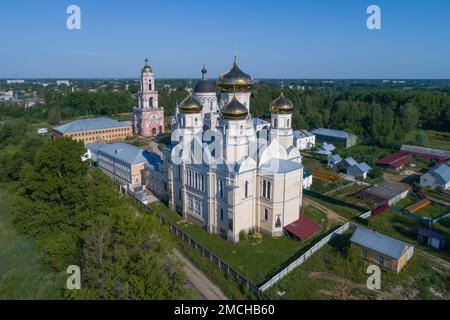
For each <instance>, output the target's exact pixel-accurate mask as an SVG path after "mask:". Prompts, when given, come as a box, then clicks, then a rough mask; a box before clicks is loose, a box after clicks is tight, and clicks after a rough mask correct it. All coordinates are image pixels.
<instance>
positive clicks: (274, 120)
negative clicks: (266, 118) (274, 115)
mask: <svg viewBox="0 0 450 320" xmlns="http://www.w3.org/2000/svg"><path fill="white" fill-rule="evenodd" d="M273 126H274V127H277V119H273Z"/></svg>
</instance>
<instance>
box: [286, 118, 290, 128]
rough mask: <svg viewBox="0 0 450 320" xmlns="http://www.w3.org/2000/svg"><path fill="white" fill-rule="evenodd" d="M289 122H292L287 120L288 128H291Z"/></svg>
mask: <svg viewBox="0 0 450 320" xmlns="http://www.w3.org/2000/svg"><path fill="white" fill-rule="evenodd" d="M289 122H290V120H289V119H287V126H288V127H289V126H290V124H289Z"/></svg>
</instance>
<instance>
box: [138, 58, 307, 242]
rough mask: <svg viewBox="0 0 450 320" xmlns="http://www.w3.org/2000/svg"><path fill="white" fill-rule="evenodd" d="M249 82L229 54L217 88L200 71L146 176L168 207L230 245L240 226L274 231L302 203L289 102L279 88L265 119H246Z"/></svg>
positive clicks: (293, 218)
mask: <svg viewBox="0 0 450 320" xmlns="http://www.w3.org/2000/svg"><path fill="white" fill-rule="evenodd" d="M254 85H255V82H254V80H253V79H252V77H251V76H249V75H248V74H246V73H244V72H243V71H242V70H241V69H240V68H239V67H238V64H237V62H236V58H235V61H234V63H233V66H232V68H231V70H230V71H228V72H226V73H224V74H223V75H221V76H220V77H219V79H218V81H217V86H216V84H215V83H214V82H213V81H211V80H208V79H207V70H206V69H205V68H203V70H202V79H201V80H200V81H199V82H198V83H197V84H196V85H195V88H194V90H193V93H189V95H188V97H187V98H186V99H184V100H183V101H182V102H181V103H180V104H179V105H178V106H177V110H176V115H175V116H174V117H173V118H172V136H171V140H172V143H171V145H170V146H168V147H166V148H164V149H163V153H164V157H163V159H162V161H161V162H160V163H159V164H156V165H152V166H150V170H148V177H147V179H146V180H147V187H148V189H150V191H152V192H153V193H154V194H155V195H157V196H160V197H162V198H164V200H166V201H167V202H168V204H169V207H170V208H172V209H173V210H175V211H177V212H178V213H179V214H180V215H182V216H183V217H184V218H186V219H189V220H190V221H193V222H195V223H197V224H199V225H202V226H203V227H204V228H205V229H206V230H207V231H208V232H212V233H217V234H220V235H221V236H222V237H224V238H226V239H228V240H229V241H232V242H237V241H239V235H240V233H241V232H242V231H244V232H249V231H251V230H256V231H258V232H262V233H265V234H267V235H269V236H273V237H277V236H282V235H283V232H284V227H285V226H287V225H289V224H292V223H293V222H295V221H296V220H298V219H299V217H300V208H301V206H302V195H303V192H302V190H303V185H302V184H303V165H302V163H301V162H302V157H301V155H300V152H299V150H298V149H297V148H296V147H295V146H294V141H293V131H292V111H293V104H292V102H291V101H290V100H288V99H287V98H286V97H284V95H283V93H282V92H281V95H280V97H279V98H277V99H276V100H275V101H273V102H272V104H271V105H270V112H271V122H270V123H269V122H266V121H264V120H261V119H258V118H253V117H252V116H251V106H250V96H251V93H252V89H253V87H254ZM217 89H218V90H217ZM217 91H218V92H217ZM268 107H269V106H268Z"/></svg>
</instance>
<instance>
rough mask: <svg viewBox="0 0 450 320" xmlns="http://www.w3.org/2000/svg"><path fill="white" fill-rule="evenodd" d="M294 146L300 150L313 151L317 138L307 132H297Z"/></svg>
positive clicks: (295, 132)
mask: <svg viewBox="0 0 450 320" xmlns="http://www.w3.org/2000/svg"><path fill="white" fill-rule="evenodd" d="M294 145H295V147H297V148H298V149H300V150H307V149H311V148H313V147H314V146H315V145H316V136H315V135H314V134H312V133H311V132H309V131H306V130H295V131H294Z"/></svg>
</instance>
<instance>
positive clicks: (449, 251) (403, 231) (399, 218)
mask: <svg viewBox="0 0 450 320" xmlns="http://www.w3.org/2000/svg"><path fill="white" fill-rule="evenodd" d="M368 220H369V225H368V227H369V228H370V229H374V230H377V231H379V232H382V233H384V234H387V235H390V236H392V237H394V238H397V239H399V240H402V241H405V242H407V243H410V244H412V245H414V246H416V247H418V248H420V249H422V250H424V251H427V252H429V253H432V254H434V255H436V256H438V257H440V258H442V259H445V260H448V261H450V244H449V241H446V243H445V248H444V249H443V250H440V251H437V250H435V249H432V248H430V247H428V246H423V245H421V244H419V243H418V242H417V232H418V230H419V228H421V227H423V226H422V225H421V224H420V223H419V222H418V221H417V220H415V219H412V218H407V217H405V216H403V215H401V214H400V213H398V212H395V211H392V210H389V209H388V210H385V211H383V212H382V213H380V214H379V215H377V216H372V217H370V218H369V219H368ZM432 229H434V230H436V231H438V232H440V233H442V234H443V235H445V236H446V237H447V239H449V238H450V220H449V219H445V220H442V221H440V222H438V223H435V224H433V226H432Z"/></svg>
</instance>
